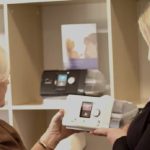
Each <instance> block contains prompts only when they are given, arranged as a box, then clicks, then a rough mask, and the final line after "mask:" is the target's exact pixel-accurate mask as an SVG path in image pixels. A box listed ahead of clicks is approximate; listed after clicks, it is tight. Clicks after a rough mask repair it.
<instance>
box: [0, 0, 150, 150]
mask: <svg viewBox="0 0 150 150" xmlns="http://www.w3.org/2000/svg"><path fill="white" fill-rule="evenodd" d="M144 3H145V0H139V1H136V0H126V1H124V0H0V44H2V45H3V47H4V48H5V49H6V50H7V51H8V52H9V55H10V66H11V80H10V81H11V82H10V85H9V87H8V91H7V95H6V99H7V104H6V106H4V107H2V108H0V118H2V119H4V120H6V121H7V122H9V123H10V124H11V125H13V126H14V127H15V128H16V129H17V130H18V132H19V133H20V135H21V137H22V139H23V141H24V143H25V145H26V146H27V148H28V149H30V148H31V146H32V145H33V144H34V143H35V142H36V141H37V139H38V138H39V137H40V136H41V134H42V132H44V130H45V129H46V127H47V125H48V123H49V121H50V119H51V116H53V114H54V113H55V112H56V111H55V110H57V109H60V108H63V105H65V99H59V97H56V98H55V99H53V98H52V99H50V100H49V102H48V101H46V102H45V103H42V102H43V100H42V98H41V97H40V94H39V93H40V79H41V74H42V71H43V70H44V69H62V68H63V66H62V57H61V55H62V54H61V31H60V27H61V25H62V24H75V23H76V24H78V23H96V24H97V33H98V57H99V69H100V70H101V71H102V72H103V74H104V75H105V77H106V79H107V82H108V83H109V84H110V91H108V94H110V95H111V96H113V97H115V98H116V99H127V100H130V101H133V102H135V103H137V104H138V103H142V102H145V101H146V98H147V97H148V93H149V92H148V91H149V85H150V83H149V82H150V80H148V79H149V76H150V71H148V70H149V67H150V65H149V64H148V63H147V62H146V61H144V60H146V58H147V56H146V53H147V52H146V50H144V49H147V47H146V44H145V43H144V41H143V39H142V37H141V35H140V33H139V31H138V24H137V18H138V16H139V13H140V11H141V10H142V9H143V7H142V6H143V5H144ZM141 56H142V57H141ZM56 60H57V61H56ZM145 72H146V75H145ZM145 77H146V79H145ZM145 82H146V85H145V84H144V83H145ZM87 143H88V146H87V149H86V150H91V149H93V145H94V147H95V149H94V150H98V149H99V148H100V147H103V150H108V149H111V146H110V145H109V144H108V143H107V141H106V140H105V139H104V138H100V137H93V136H89V135H87Z"/></svg>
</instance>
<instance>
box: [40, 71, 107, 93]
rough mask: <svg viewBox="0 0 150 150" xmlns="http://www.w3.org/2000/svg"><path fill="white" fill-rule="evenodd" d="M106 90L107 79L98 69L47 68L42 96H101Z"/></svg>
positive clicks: (43, 77)
mask: <svg viewBox="0 0 150 150" xmlns="http://www.w3.org/2000/svg"><path fill="white" fill-rule="evenodd" d="M104 91H106V84H105V80H104V77H103V76H102V74H101V72H100V71H98V70H86V69H82V70H45V71H44V72H43V74H42V80H41V96H63V95H69V94H74V95H90V96H100V95H102V93H103V92H104Z"/></svg>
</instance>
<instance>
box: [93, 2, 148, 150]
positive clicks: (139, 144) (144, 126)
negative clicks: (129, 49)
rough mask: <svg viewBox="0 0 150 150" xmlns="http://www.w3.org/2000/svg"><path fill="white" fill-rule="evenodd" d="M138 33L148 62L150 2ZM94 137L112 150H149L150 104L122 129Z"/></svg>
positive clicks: (100, 131)
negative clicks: (104, 141) (100, 138)
mask: <svg viewBox="0 0 150 150" xmlns="http://www.w3.org/2000/svg"><path fill="white" fill-rule="evenodd" d="M139 27H140V31H141V33H142V35H143V37H144V39H145V41H146V43H147V45H148V47H149V54H148V59H149V60H150V2H149V4H148V5H147V7H146V9H145V11H144V12H143V14H142V15H141V16H140V18H139ZM91 133H92V134H94V135H100V136H102V135H103V136H106V137H107V139H108V140H109V142H110V143H111V144H112V145H113V150H150V102H148V103H147V105H146V106H145V108H144V109H143V110H142V112H141V113H140V114H139V115H138V116H137V117H136V118H135V119H134V120H133V121H132V123H131V124H130V125H129V127H128V126H127V127H124V128H122V129H112V128H109V129H95V130H93V131H91Z"/></svg>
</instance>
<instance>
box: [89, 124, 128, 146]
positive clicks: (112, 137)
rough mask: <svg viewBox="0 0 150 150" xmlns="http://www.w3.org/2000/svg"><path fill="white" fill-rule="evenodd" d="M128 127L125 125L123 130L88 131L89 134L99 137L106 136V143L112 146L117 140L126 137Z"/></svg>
mask: <svg viewBox="0 0 150 150" xmlns="http://www.w3.org/2000/svg"><path fill="white" fill-rule="evenodd" d="M128 127H129V125H125V126H124V127H123V128H99V129H95V130H93V131H90V133H91V134H94V135H99V136H106V137H107V139H108V141H109V142H110V143H111V144H112V145H113V144H114V142H115V141H116V140H117V139H118V138H120V137H122V136H126V135H127V131H128Z"/></svg>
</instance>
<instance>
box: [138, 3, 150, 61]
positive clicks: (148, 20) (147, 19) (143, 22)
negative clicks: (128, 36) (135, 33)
mask: <svg viewBox="0 0 150 150" xmlns="http://www.w3.org/2000/svg"><path fill="white" fill-rule="evenodd" d="M138 23H139V28H140V31H141V33H142V35H143V38H144V39H145V41H146V43H147V45H148V47H149V54H148V59H149V60H150V2H149V3H148V4H147V5H146V8H145V9H144V11H143V13H142V14H141V16H140V18H139V20H138Z"/></svg>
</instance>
